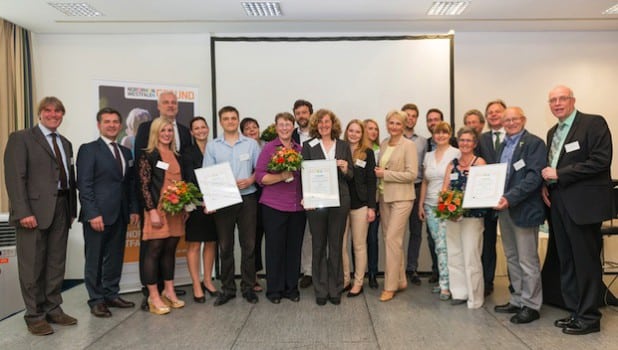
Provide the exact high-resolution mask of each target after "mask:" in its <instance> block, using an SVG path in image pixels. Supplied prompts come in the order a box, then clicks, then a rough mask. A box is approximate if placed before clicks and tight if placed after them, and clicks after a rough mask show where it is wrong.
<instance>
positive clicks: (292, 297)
mask: <svg viewBox="0 0 618 350" xmlns="http://www.w3.org/2000/svg"><path fill="white" fill-rule="evenodd" d="M283 297H284V298H286V299H289V300H290V301H293V302H295V303H298V302H299V301H300V294H293V295H283Z"/></svg>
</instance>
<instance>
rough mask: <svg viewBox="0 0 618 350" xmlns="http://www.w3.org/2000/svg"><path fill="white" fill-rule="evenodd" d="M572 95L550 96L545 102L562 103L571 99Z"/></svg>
mask: <svg viewBox="0 0 618 350" xmlns="http://www.w3.org/2000/svg"><path fill="white" fill-rule="evenodd" d="M572 98H573V97H572V96H560V97H552V98H550V99H549V100H548V101H547V102H549V104H550V105H553V104H556V103H558V102H560V103H563V102H566V101H568V100H570V99H572Z"/></svg>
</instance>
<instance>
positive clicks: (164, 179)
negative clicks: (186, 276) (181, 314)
mask: <svg viewBox="0 0 618 350" xmlns="http://www.w3.org/2000/svg"><path fill="white" fill-rule="evenodd" d="M175 150H176V141H175V140H174V125H173V124H172V122H170V121H169V120H167V119H165V118H156V119H155V120H154V121H153V122H152V124H151V126H150V133H149V137H148V146H147V147H146V149H145V150H144V152H142V155H141V156H140V159H139V163H138V171H139V178H140V181H139V182H140V188H139V199H140V201H141V204H142V207H143V208H144V227H143V233H142V240H144V241H149V242H148V245H147V247H146V251H145V257H144V265H143V274H142V275H143V279H144V283H145V284H146V287H147V288H148V292H149V298H148V306H149V309H150V312H152V313H154V314H157V315H163V314H167V313H169V312H170V307H172V308H175V309H177V308H181V307H183V306H184V305H185V303H184V301H182V300H179V299H178V297H177V296H176V292H175V291H174V269H175V265H176V261H175V260H176V246H177V245H178V241H179V240H180V237H181V236H182V235H183V234H184V232H185V225H184V222H185V215H183V214H177V215H171V214H168V213H166V212H164V211H163V209H162V205H161V201H160V198H161V196H162V194H163V193H164V192H165V189H167V187H168V186H173V185H174V181H179V180H182V179H183V178H184V177H183V175H182V168H181V166H180V164H182V161H181V158H180V155H178V154H177V153H176V151H175ZM159 275H161V277H162V279H163V292H162V293H161V294H159V289H158V287H157V281H158V276H159Z"/></svg>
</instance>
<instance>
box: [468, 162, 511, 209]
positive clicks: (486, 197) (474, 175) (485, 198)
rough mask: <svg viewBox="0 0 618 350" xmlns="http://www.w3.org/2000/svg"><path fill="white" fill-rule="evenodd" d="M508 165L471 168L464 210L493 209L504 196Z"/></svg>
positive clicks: (500, 164)
mask: <svg viewBox="0 0 618 350" xmlns="http://www.w3.org/2000/svg"><path fill="white" fill-rule="evenodd" d="M506 167H507V164H506V163H499V164H489V165H479V166H473V167H470V172H469V173H468V182H467V184H466V190H465V192H464V198H463V208H465V209H469V208H493V207H495V206H497V205H498V202H499V201H500V197H502V194H504V184H505V181H506Z"/></svg>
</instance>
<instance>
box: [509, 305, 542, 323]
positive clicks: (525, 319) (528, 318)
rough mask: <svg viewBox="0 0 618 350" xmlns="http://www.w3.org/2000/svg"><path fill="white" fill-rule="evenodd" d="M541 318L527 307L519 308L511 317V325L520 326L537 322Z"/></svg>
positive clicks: (536, 312)
mask: <svg viewBox="0 0 618 350" xmlns="http://www.w3.org/2000/svg"><path fill="white" fill-rule="evenodd" d="M540 317H541V315H540V314H539V312H538V311H536V310H535V309H531V308H529V307H527V306H524V307H522V308H521V310H520V311H519V312H518V313H516V314H515V315H514V316H513V317H511V323H515V324H522V323H530V322H532V321H534V320H538V319H539V318H540Z"/></svg>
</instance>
